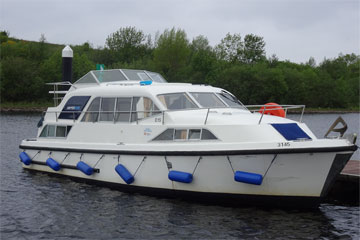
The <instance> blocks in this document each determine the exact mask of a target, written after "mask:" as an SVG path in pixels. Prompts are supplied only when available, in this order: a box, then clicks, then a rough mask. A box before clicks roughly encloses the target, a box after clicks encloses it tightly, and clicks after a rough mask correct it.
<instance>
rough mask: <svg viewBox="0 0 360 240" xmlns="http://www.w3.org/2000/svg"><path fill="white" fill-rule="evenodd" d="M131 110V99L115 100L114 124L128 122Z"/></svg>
mask: <svg viewBox="0 0 360 240" xmlns="http://www.w3.org/2000/svg"><path fill="white" fill-rule="evenodd" d="M130 109H131V98H130V97H128V98H117V100H116V114H115V121H116V122H129V119H130Z"/></svg>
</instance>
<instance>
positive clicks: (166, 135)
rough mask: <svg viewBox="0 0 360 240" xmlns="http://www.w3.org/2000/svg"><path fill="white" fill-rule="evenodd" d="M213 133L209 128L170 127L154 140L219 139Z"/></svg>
mask: <svg viewBox="0 0 360 240" xmlns="http://www.w3.org/2000/svg"><path fill="white" fill-rule="evenodd" d="M217 139H218V138H217V137H215V135H214V134H213V133H211V132H210V131H209V130H207V129H174V128H168V129H166V130H165V131H164V132H162V133H160V134H159V135H158V136H157V137H155V138H154V139H153V141H174V140H217Z"/></svg>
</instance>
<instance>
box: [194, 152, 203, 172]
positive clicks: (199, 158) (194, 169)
mask: <svg viewBox="0 0 360 240" xmlns="http://www.w3.org/2000/svg"><path fill="white" fill-rule="evenodd" d="M201 159H202V156H200V157H199V159H198V161H197V163H196V166H195V168H194V171H193V172H192V175H194V173H195V170H196V168H197V166H198V165H199V162H200V160H201Z"/></svg>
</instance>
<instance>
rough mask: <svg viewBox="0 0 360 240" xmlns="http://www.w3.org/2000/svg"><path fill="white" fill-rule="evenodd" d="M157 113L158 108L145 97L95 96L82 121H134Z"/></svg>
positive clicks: (158, 111)
mask: <svg viewBox="0 0 360 240" xmlns="http://www.w3.org/2000/svg"><path fill="white" fill-rule="evenodd" d="M159 113H161V111H160V110H159V108H158V107H157V106H156V105H155V104H154V102H153V101H152V100H151V99H150V98H147V97H120V98H115V97H114V98H100V97H97V98H95V99H94V100H93V101H92V102H91V104H90V106H89V108H88V110H87V111H86V113H85V114H84V117H83V119H82V122H97V121H114V122H134V121H138V120H141V119H144V118H147V117H151V116H153V115H155V114H159ZM114 117H115V118H114Z"/></svg>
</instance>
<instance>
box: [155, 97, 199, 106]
mask: <svg viewBox="0 0 360 240" xmlns="http://www.w3.org/2000/svg"><path fill="white" fill-rule="evenodd" d="M158 98H159V100H160V101H161V103H162V104H164V106H165V107H166V108H167V109H169V110H180V109H191V108H198V107H197V106H196V104H195V103H194V102H193V101H192V100H191V99H190V97H189V96H188V95H187V94H186V93H169V94H160V95H158Z"/></svg>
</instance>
